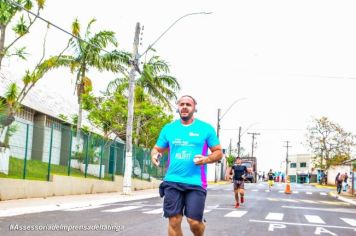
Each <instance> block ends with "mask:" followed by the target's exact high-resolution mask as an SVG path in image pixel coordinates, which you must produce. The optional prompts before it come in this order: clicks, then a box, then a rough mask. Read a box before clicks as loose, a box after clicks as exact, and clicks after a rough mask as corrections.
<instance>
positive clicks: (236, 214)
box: [224, 211, 247, 217]
mask: <svg viewBox="0 0 356 236" xmlns="http://www.w3.org/2000/svg"><path fill="white" fill-rule="evenodd" d="M246 213H247V211H231V212H229V213H227V214H226V215H224V217H241V216H243V215H245V214H246Z"/></svg>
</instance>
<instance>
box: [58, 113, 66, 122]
mask: <svg viewBox="0 0 356 236" xmlns="http://www.w3.org/2000/svg"><path fill="white" fill-rule="evenodd" d="M58 118H59V119H61V120H63V121H67V122H68V117H67V116H66V115H64V114H59V115H58Z"/></svg>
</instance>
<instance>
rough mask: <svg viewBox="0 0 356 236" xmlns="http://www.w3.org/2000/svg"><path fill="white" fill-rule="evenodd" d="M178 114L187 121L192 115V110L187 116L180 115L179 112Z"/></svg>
mask: <svg viewBox="0 0 356 236" xmlns="http://www.w3.org/2000/svg"><path fill="white" fill-rule="evenodd" d="M179 115H180V118H181V119H182V120H183V121H188V120H190V119H191V118H192V117H193V112H191V113H189V114H188V115H187V116H182V115H181V114H179Z"/></svg>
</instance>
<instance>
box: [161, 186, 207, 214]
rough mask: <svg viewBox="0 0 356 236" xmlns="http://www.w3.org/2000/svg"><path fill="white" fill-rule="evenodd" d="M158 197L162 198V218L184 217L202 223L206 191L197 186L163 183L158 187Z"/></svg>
mask: <svg viewBox="0 0 356 236" xmlns="http://www.w3.org/2000/svg"><path fill="white" fill-rule="evenodd" d="M160 195H161V197H163V196H164V200H163V213H164V217H171V216H175V215H185V216H186V217H188V218H191V219H194V220H198V221H202V220H203V213H204V207H205V199H206V190H205V189H204V188H203V187H201V186H198V185H191V184H184V183H176V182H168V181H164V182H162V183H161V185H160Z"/></svg>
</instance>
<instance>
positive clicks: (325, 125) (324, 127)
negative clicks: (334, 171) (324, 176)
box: [306, 117, 355, 170]
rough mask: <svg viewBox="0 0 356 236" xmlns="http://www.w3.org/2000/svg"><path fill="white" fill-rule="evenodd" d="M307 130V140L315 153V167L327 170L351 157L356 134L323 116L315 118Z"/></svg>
mask: <svg viewBox="0 0 356 236" xmlns="http://www.w3.org/2000/svg"><path fill="white" fill-rule="evenodd" d="M307 130H308V133H307V134H306V138H307V139H306V142H307V145H308V147H309V148H310V150H311V151H312V153H313V154H314V159H315V167H317V168H319V169H321V170H326V169H328V168H329V167H330V165H334V164H341V163H342V162H343V161H345V160H348V159H350V156H351V148H352V147H353V146H354V145H355V142H354V138H355V136H354V135H352V134H351V133H349V132H346V131H345V130H344V129H343V128H341V127H340V126H339V125H338V124H336V123H333V122H331V121H330V120H329V119H328V118H327V117H321V118H320V119H313V124H312V125H311V126H308V128H307Z"/></svg>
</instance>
